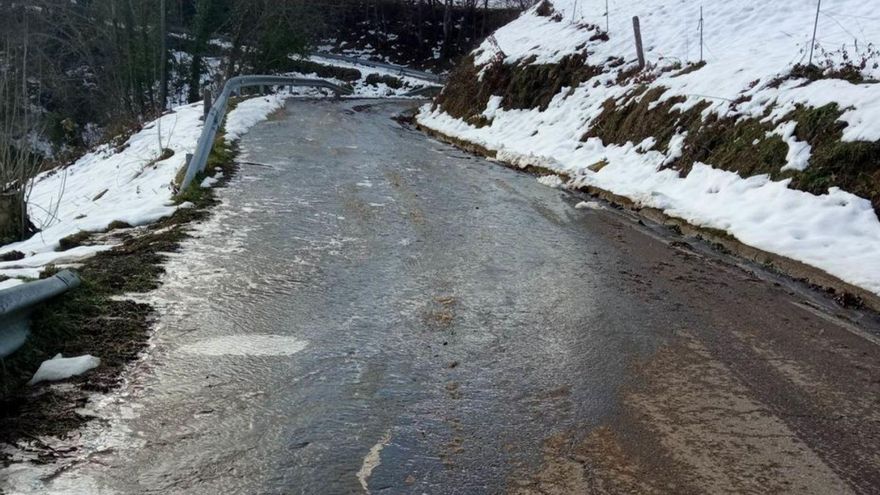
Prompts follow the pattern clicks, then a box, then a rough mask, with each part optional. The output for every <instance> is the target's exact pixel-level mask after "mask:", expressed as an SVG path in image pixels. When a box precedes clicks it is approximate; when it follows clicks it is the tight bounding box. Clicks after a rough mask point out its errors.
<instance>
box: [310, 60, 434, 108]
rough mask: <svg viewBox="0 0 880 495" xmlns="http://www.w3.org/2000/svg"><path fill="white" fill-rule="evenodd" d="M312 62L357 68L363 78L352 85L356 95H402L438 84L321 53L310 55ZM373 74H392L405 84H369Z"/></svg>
mask: <svg viewBox="0 0 880 495" xmlns="http://www.w3.org/2000/svg"><path fill="white" fill-rule="evenodd" d="M309 60H310V61H311V62H316V63H319V64H323V65H331V66H334V67H341V68H344V69H357V70H359V71H360V72H361V78H360V79H359V80H357V81H354V82H353V83H352V87H353V88H354V91H355V95H357V96H367V97H377V98H381V97H386V98H389V97H402V96H404V95H406V94H407V93H409V92H410V91H413V90H415V89H419V88H424V87H426V86H437V84H436V83H433V82H428V81H425V80H423V79H418V78H415V77H408V76H404V75H401V74H399V73H398V72H397V71H393V70H389V69H385V68H379V67H369V66H365V65H360V64H355V63H348V62H345V61H341V60H335V59H331V58H326V57H321V56H320V55H312V56H311V57H309ZM371 74H378V75H379V76H392V77H396V78H397V79H400V81H401V82H402V83H403V86H402V87H400V88H396V89H395V88H392V87H390V86H388V85H387V84H384V83H378V84H376V85H372V84H368V83H367V77H369V76H370V75H371ZM303 77H316V76H315V75H314V74H303ZM334 82H336V83H337V84H343V85H344V84H345V82H343V81H334Z"/></svg>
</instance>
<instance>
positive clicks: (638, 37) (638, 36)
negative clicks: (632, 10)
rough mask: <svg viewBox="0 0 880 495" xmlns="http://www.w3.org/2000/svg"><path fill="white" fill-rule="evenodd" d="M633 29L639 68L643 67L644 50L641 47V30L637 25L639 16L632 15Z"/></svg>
mask: <svg viewBox="0 0 880 495" xmlns="http://www.w3.org/2000/svg"><path fill="white" fill-rule="evenodd" d="M633 31H634V32H635V34H636V52H637V53H638V56H639V70H643V69H644V68H645V51H644V50H643V49H642V30H641V28H640V27H639V16H635V17H633Z"/></svg>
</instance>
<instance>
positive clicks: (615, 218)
mask: <svg viewBox="0 0 880 495" xmlns="http://www.w3.org/2000/svg"><path fill="white" fill-rule="evenodd" d="M407 105H409V104H408V103H405V102H388V101H384V102H377V101H345V102H341V103H340V102H331V101H308V100H305V101H291V102H290V103H289V104H288V107H287V110H286V113H285V115H284V116H283V118H279V119H275V120H272V121H269V122H265V123H263V124H260V125H258V126H257V127H255V128H254V130H253V131H252V132H251V133H250V134H248V135H247V136H245V137H244V138H243V140H242V143H241V147H242V154H241V157H240V161H241V162H242V166H241V170H240V172H239V174H238V175H237V176H236V178H235V179H234V180H233V181H232V183H231V184H230V187H229V188H227V189H223V190H221V192H220V195H221V197H222V199H223V204H222V205H221V206H219V207H218V208H217V210H216V212H215V215H214V216H213V217H212V218H211V219H210V220H209V221H207V222H206V223H204V224H202V225H201V226H200V227H199V228H198V229H197V235H196V237H195V238H194V239H191V240H189V241H187V242H186V243H185V245H184V249H183V252H182V253H181V254H177V255H174V257H173V258H172V261H171V262H170V265H169V267H168V268H169V274H168V275H167V277H166V283H165V285H164V286H163V287H162V288H161V289H160V290H159V291H157V293H156V294H155V295H154V296H153V297H154V299H155V301H154V302H155V303H156V304H157V305H158V306H159V308H160V312H161V314H162V317H161V319H160V321H159V322H158V326H157V330H156V334H155V336H154V339H153V345H152V348H151V349H150V351H149V353H148V356H147V357H146V358H145V359H144V360H143V361H141V362H140V363H138V364H137V366H136V367H135V369H134V370H133V372H132V374H131V376H130V381H129V383H128V384H127V385H126V386H125V387H124V388H123V389H122V390H121V391H120V392H118V393H114V394H113V395H111V396H110V397H107V398H106V399H105V400H104V401H103V403H102V404H99V405H98V406H96V407H95V408H94V409H96V412H97V413H98V414H100V415H101V416H103V417H105V418H106V421H98V422H93V423H92V424H91V425H90V427H89V428H88V429H87V430H86V431H85V432H84V436H83V439H82V440H81V443H82V444H83V446H84V448H83V457H82V458H81V459H80V462H78V463H76V464H74V465H72V466H71V467H70V469H67V470H65V471H64V472H61V473H59V474H58V475H55V476H52V477H50V478H46V479H44V480H40V479H38V477H39V475H42V474H44V473H45V471H42V470H39V469H37V468H33V467H21V466H19V467H16V468H15V471H14V472H13V473H12V475H11V478H12V479H13V480H14V482H15V486H16V488H21V491H23V492H28V491H31V492H33V493H47V492H48V493H52V492H54V493H84V492H87V493H163V494H165V493H194V494H201V493H205V494H215V493H223V494H234V493H242V494H251V493H267V494H269V493H271V494H275V493H309V494H311V493H333V494H335V493H363V492H364V491H366V490H369V491H370V492H372V493H380V492H387V493H497V492H503V491H506V490H507V488H509V487H510V486H520V487H528V486H532V485H533V484H534V483H532V482H527V483H524V484H520V483H517V480H519V481H522V479H523V477H524V476H528V474H529V473H530V472H533V471H535V470H536V469H538V467H539V466H540V465H541V464H542V463H544V462H547V459H548V457H547V456H548V455H550V454H549V452H550V451H549V450H548V448H547V445H548V444H547V441H548V439H551V438H556V439H559V438H562V439H565V441H563V442H562V443H559V442H558V441H556V442H555V443H553V445H556V446H557V447H558V446H559V445H567V446H569V447H571V446H575V445H577V443H578V442H580V441H581V440H583V438H584V437H585V436H586V435H587V434H588V433H589V432H590V430H591V429H592V428H594V427H596V426H599V425H603V424H614V421H616V420H617V419H618V418H620V417H621V416H620V414H621V413H620V411H621V407H622V406H621V402H622V400H623V399H622V397H623V395H622V391H623V390H625V389H626V388H627V387H628V386H629V385H632V382H633V381H634V380H637V379H635V378H633V377H634V376H635V375H634V371H636V370H638V369H640V366H642V364H640V363H645V362H646V360H647V359H649V358H651V356H653V355H654V353H655V351H656V350H657V349H658V348H662V347H664V346H667V345H669V344H670V343H671V342H672V341H673V340H675V339H676V338H678V337H679V336H680V335H691V334H700V335H702V334H701V332H704V333H705V335H707V336H706V337H700V338H704V340H705V341H706V342H707V343H706V345H705V347H707V348H709V349H710V350H712V351H713V352H714V350H719V351H718V352H720V353H721V356H722V357H725V356H726V355H725V353H726V352H727V349H730V348H732V347H731V345H730V344H729V343H728V341H727V340H724V339H728V340H729V339H731V338H733V337H731V335H745V334H746V333H747V332H749V331H751V330H753V329H758V328H770V329H788V328H789V327H791V328H793V329H798V330H799V329H800V328H801V326H800V325H807V323H803V322H805V321H807V320H809V319H810V318H813V319H814V320H816V321H818V320H817V319H816V318H815V317H809V316H804V315H806V313H803V312H800V311H801V310H799V309H797V308H795V307H794V306H793V305H783V304H781V303H777V304H775V305H774V304H772V302H774V301H778V300H779V299H780V298H784V297H787V296H786V295H785V294H784V291H783V290H782V289H777V288H772V287H771V285H770V284H763V285H761V284H755V283H754V281H753V280H751V279H750V278H749V277H747V276H744V275H743V274H742V273H740V272H737V271H731V269H729V268H719V266H715V265H712V266H708V265H707V263H706V262H705V260H702V259H698V258H688V259H679V258H678V257H676V255H675V253H676V252H677V251H675V250H674V249H672V248H671V247H669V246H667V245H666V244H664V243H662V242H660V241H658V239H657V237H652V236H650V235H646V234H645V233H643V232H641V231H639V230H637V229H638V227H637V228H636V229H634V228H633V226H634V225H635V223H634V222H628V221H627V220H626V219H622V217H621V216H620V215H617V214H615V213H613V212H610V211H608V210H603V209H601V206H600V205H593V204H592V203H590V204H588V205H587V207H586V208H584V207H583V206H581V207H580V208H576V205H578V204H579V202H580V200H581V199H583V198H576V197H574V196H572V195H570V194H568V193H566V192H564V191H560V190H557V189H553V188H548V187H546V186H544V185H541V184H539V183H538V182H537V181H536V180H535V178H534V177H531V176H528V175H525V174H518V173H516V172H513V171H510V170H507V169H504V168H502V167H498V166H494V165H491V164H488V163H486V162H485V161H484V160H480V159H476V158H474V157H472V156H469V155H466V154H464V153H462V152H459V151H457V150H455V149H453V148H450V147H448V146H446V145H442V144H439V143H437V142H435V141H431V140H428V139H426V138H425V137H424V136H423V135H421V134H419V133H417V132H415V131H413V130H410V129H407V128H404V127H402V126H401V125H400V124H398V123H397V122H395V121H394V120H392V119H391V118H390V117H391V116H392V115H393V114H395V113H397V112H400V111H403V110H404V109H406V108H407ZM367 184H369V185H367ZM597 206H598V209H597V208H596V207H597ZM688 256H690V255H688ZM719 273H720V274H721V278H723V279H724V280H719ZM731 287H735V288H736V290H732V289H731ZM695 293H698V294H700V296H699V297H696V296H695ZM740 293H742V294H743V295H742V296H741V297H740V296H738V295H736V296H735V295H733V294H740ZM749 298H751V299H749ZM744 301H748V302H744ZM755 301H761V304H756V303H755ZM764 303H766V306H763V304H764ZM770 307H775V309H774V310H772V311H771V310H768V309H767V308H770ZM786 308H788V309H786ZM748 318H751V320H748ZM736 321H749V322H752V323H748V324H745V325H744V326H743V327H738V328H736V332H734V331H732V330H728V329H727V328H726V327H725V325H728V322H736ZM754 322H757V323H754ZM811 324H812V323H811ZM821 325H824V326H825V327H829V328H832V327H833V324H832V323H829V322H828V321H824V320H823V322H822V323H821ZM716 328H718V329H720V330H719V331H718V332H717V335H720V336H721V337H718V338H717V339H716V340H717V341H718V342H721V343H720V344H718V342H716V341H715V340H712V339H715V337H714V336H715V335H716V333H713V332H715V329H716ZM823 328H824V327H823ZM824 331H825V330H824V329H823V332H824ZM737 332H738V333H737ZM828 334H829V335H836V334H835V333H834V330H833V328H832V329H830V330H828ZM795 342H800V340H796V341H795ZM716 344H717V345H716ZM787 347H788V348H792V349H794V348H796V347H797V346H796V345H794V344H787ZM738 352H743V351H738ZM865 355H866V356H869V357H870V355H871V354H870V353H867V354H865ZM823 359H824V358H823ZM866 359H867V358H866ZM755 362H758V361H755ZM774 362H784V361H781V360H776V361H774ZM749 363H751V361H750V362H748V363H746V364H744V365H743V366H746V365H747V364H749ZM677 366H678V365H676V366H675V367H674V369H678V367H677ZM716 368H717V367H716ZM716 368H713V369H716ZM747 369H749V370H752V368H748V367H747ZM762 373H763V371H762ZM756 376H757V377H758V378H756V379H755V380H753V381H752V382H751V383H752V384H753V385H752V386H754V387H759V386H760V384H762V383H763V380H765V379H766V375H761V374H758V375H756ZM688 383H690V382H688ZM771 383H773V382H771ZM841 383H842V382H841ZM750 390H751V389H750ZM768 390H771V391H772V392H773V393H772V394H771V395H769V397H781V398H783V399H784V398H785V397H786V395H785V393H786V392H787V391H788V390H787V389H786V388H785V387H780V386H776V388H772V387H771V388H769V389H768ZM760 392H762V390H761V389H757V391H750V392H749V393H751V394H753V395H755V396H757V397H759V398H760V397H763V396H761V395H760ZM737 393H740V392H737ZM693 397H696V398H699V396H698V395H694V396H693ZM783 399H780V400H783ZM756 400H757V399H756ZM761 400H770V399H761ZM779 407H782V408H783V409H784V407H786V406H785V404H783V405H782V406H779ZM640 410H641V409H640ZM658 410H660V411H662V409H656V408H655V409H645V411H649V412H650V411H655V412H656V411H658ZM768 410H769V409H768ZM719 428H721V427H719ZM664 431H666V430H664ZM669 431H672V432H675V431H678V430H675V429H672V430H669ZM682 431H685V432H686V433H692V432H696V433H699V431H698V428H696V427H692V428H688V429H684V430H682ZM786 431H787V430H786ZM798 431H801V434H804V433H803V431H802V430H798ZM696 433H694V434H695V435H696ZM771 433H773V432H771ZM804 435H806V434H804ZM771 436H772V435H771ZM772 438H778V437H777V436H772ZM805 438H806V439H807V440H808V442H807V443H808V444H809V445H810V446H814V443H810V442H811V441H812V440H815V439H811V438H809V435H806V436H805ZM645 441H646V442H647V443H646V445H648V446H649V447H650V448H655V447H653V446H656V445H659V444H660V443H659V441H658V440H656V439H653V440H650V441H648V440H645ZM690 441H691V442H692V444H693V445H695V446H696V447H695V448H698V449H699V450H700V451H701V452H702V451H705V449H707V448H711V447H706V446H700V445H698V444H697V443H694V440H693V439H691V440H690ZM774 441H775V440H774ZM639 442H641V440H638V441H636V445H639V446H641V445H642V444H641V443H639ZM652 442H654V443H652ZM707 445H710V446H711V445H713V444H707ZM798 445H803V443H801V444H798ZM646 451H648V450H646ZM807 453H808V454H810V455H812V454H811V451H809V452H807ZM833 453H834V452H832V454H833ZM566 455H567V454H566ZM713 458H714V457H713ZM718 458H719V459H730V457H724V456H719V457H718ZM804 458H805V459H806V461H804V465H815V463H816V462H819V461H816V460H815V459H816V458H815V457H810V456H807V455H806V454H805V457H804ZM658 459H659V458H658ZM664 459H665V458H664ZM810 463H813V464H810ZM727 464H729V465H731V466H734V467H737V465H736V464H735V463H731V462H728V463H727ZM597 465H599V464H597ZM793 466H794V467H792V468H791V469H790V471H791V472H792V473H799V472H800V471H797V469H798V468H799V466H800V465H796V464H793ZM664 469H665V468H664ZM669 472H672V471H669ZM813 472H814V473H820V474H822V473H825V471H821V470H818V469H814V470H813ZM828 472H830V471H828ZM822 475H823V476H824V474H822ZM816 476H819V475H816ZM805 479H806V478H805ZM835 482H836V481H835ZM535 483H536V482H535ZM829 483H830V482H829ZM565 486H568V485H565ZM816 486H818V487H820V488H821V487H824V486H826V485H816ZM827 486H838V485H834V484H833V483H830V484H829V485H827Z"/></svg>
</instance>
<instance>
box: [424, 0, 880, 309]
mask: <svg viewBox="0 0 880 495" xmlns="http://www.w3.org/2000/svg"><path fill="white" fill-rule="evenodd" d="M701 5H702V7H701ZM701 8H702V15H703V22H702V27H703V43H702V45H701V43H700V26H701V21H700V16H701ZM827 9H830V10H826V9H823V10H822V11H821V12H820V13H819V16H818V24H817V29H816V31H817V37H816V45H815V49H814V53H813V58H812V64H809V56H810V45H811V36H812V31H813V24H814V20H815V16H816V5H815V4H814V3H812V2H809V3H804V2H797V1H794V0H785V1H779V2H773V3H770V4H761V5H758V4H753V3H750V2H736V1H734V2H730V1H720V0H707V1H706V2H702V4H700V3H696V2H678V3H676V4H674V5H671V4H670V3H669V2H664V1H660V0H631V1H626V2H620V3H618V4H616V6H614V5H612V7H611V12H610V15H609V18H608V21H609V22H608V24H607V26H608V29H607V32H606V17H605V15H604V5H601V6H600V2H577V1H573V0H558V1H556V2H553V3H551V2H547V1H545V2H543V3H541V4H539V5H537V6H535V7H533V8H532V9H531V10H529V11H527V12H525V13H524V14H522V15H521V16H520V17H519V18H518V19H516V20H515V21H513V22H511V23H510V24H508V25H506V26H504V27H503V28H501V29H499V30H498V31H496V32H495V33H494V35H493V36H492V37H490V38H489V39H487V40H486V41H485V42H484V43H483V44H482V45H481V46H480V47H479V48H477V49H476V50H475V51H474V52H472V53H471V54H470V56H469V57H468V58H467V59H466V60H465V61H464V62H463V63H462V64H461V66H460V67H458V69H457V70H456V71H455V72H454V73H453V74H452V75H451V77H450V82H449V84H448V85H447V87H446V88H445V89H444V91H443V93H442V94H441V95H440V96H439V97H438V98H437V99H436V101H435V102H434V103H433V104H432V105H429V106H426V107H424V108H423V109H422V110H421V112H420V114H419V115H418V117H417V120H418V122H419V124H420V125H421V126H422V127H423V128H426V129H429V130H431V131H434V132H436V133H438V134H440V135H442V136H445V137H447V138H449V139H450V140H453V141H456V142H458V143H459V144H463V145H475V146H476V147H477V148H479V149H481V150H483V151H484V152H485V153H488V154H490V155H493V156H495V157H496V158H497V159H499V160H501V161H504V162H507V163H509V164H512V165H515V166H519V167H523V168H525V167H537V169H538V170H543V171H545V172H547V173H554V174H558V175H560V177H561V178H562V180H563V182H564V183H565V186H567V187H570V188H598V189H600V190H602V191H607V192H610V193H613V194H614V195H618V196H622V197H626V198H628V199H629V200H631V201H633V202H634V203H635V205H636V206H637V207H651V208H656V209H659V210H662V211H663V212H664V213H665V214H666V215H669V216H671V217H675V218H679V219H683V220H686V221H687V222H690V223H691V224H694V225H697V226H700V227H702V228H704V229H706V230H710V231H713V232H718V233H719V234H720V235H723V236H732V237H734V238H736V239H737V240H739V241H741V242H742V243H745V244H747V245H749V246H753V247H755V248H758V249H761V250H764V251H767V252H770V253H775V254H778V255H783V256H785V257H788V258H791V259H794V260H797V261H800V262H804V263H806V264H808V265H811V266H813V267H817V268H819V269H821V270H823V271H825V272H827V273H830V274H831V275H834V276H836V277H838V278H840V279H842V280H843V281H845V282H848V283H850V284H854V285H856V286H859V287H862V288H864V289H867V290H868V291H870V292H873V293H874V294H880V222H878V219H877V212H878V211H880V141H878V140H880V85H878V84H876V82H877V81H876V80H877V79H880V69H878V62H880V56H878V51H877V49H876V48H875V46H874V44H873V43H872V42H874V41H877V40H880V23H878V22H877V20H878V19H880V18H877V17H876V15H877V14H876V12H874V9H873V8H872V6H871V5H870V4H869V3H866V2H858V1H853V0H843V1H841V2H836V3H835V4H834V5H833V6H829V7H827ZM633 16H639V18H640V24H641V30H642V36H643V40H644V48H645V57H646V61H647V67H646V68H645V69H643V70H640V69H639V67H638V62H637V59H636V49H635V42H634V36H633V25H632V17H633ZM701 51H702V54H703V60H702V61H701V59H700V56H701Z"/></svg>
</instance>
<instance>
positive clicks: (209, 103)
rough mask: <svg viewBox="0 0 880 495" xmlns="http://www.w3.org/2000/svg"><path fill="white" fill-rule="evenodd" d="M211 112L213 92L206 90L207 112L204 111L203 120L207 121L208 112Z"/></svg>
mask: <svg viewBox="0 0 880 495" xmlns="http://www.w3.org/2000/svg"><path fill="white" fill-rule="evenodd" d="M210 111H211V90H210V89H206V90H205V110H204V113H203V114H202V120H205V119H207V118H208V112H210Z"/></svg>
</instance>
